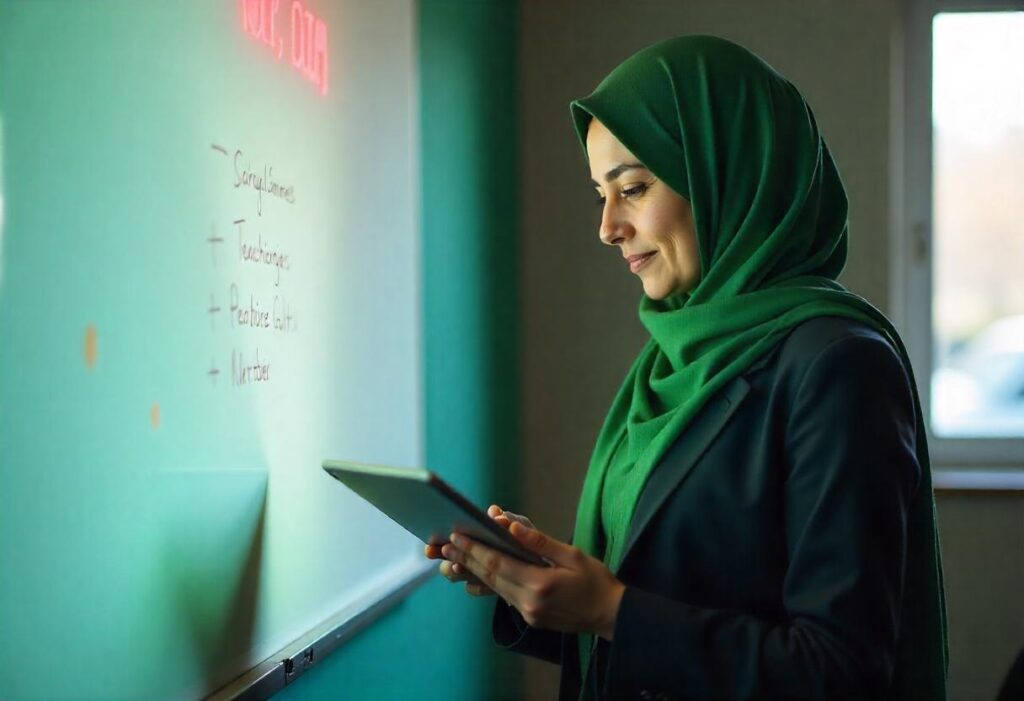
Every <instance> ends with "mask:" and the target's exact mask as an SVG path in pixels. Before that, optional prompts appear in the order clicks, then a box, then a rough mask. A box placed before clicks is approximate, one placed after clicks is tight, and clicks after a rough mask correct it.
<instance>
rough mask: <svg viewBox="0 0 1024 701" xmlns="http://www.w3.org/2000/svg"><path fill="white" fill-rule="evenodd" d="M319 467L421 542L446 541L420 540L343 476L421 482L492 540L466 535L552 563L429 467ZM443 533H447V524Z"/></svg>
mask: <svg viewBox="0 0 1024 701" xmlns="http://www.w3.org/2000/svg"><path fill="white" fill-rule="evenodd" d="M322 467H323V469H324V471H325V472H326V473H327V474H329V475H330V476H331V477H333V478H334V479H336V480H338V481H339V482H341V483H342V484H344V485H345V486H346V487H348V488H349V489H351V490H352V491H353V492H354V493H355V494H357V495H358V496H359V497H360V498H362V499H363V500H364V501H366V502H367V503H369V504H372V505H373V507H374V508H376V509H377V510H378V511H380V512H381V513H383V514H384V515H386V516H387V517H388V518H390V519H391V520H392V521H394V522H395V523H397V524H398V525H399V526H401V527H402V528H404V529H405V530H406V531H408V532H409V533H412V535H414V536H416V538H417V539H419V540H420V541H421V542H423V543H425V544H428V545H443V544H444V543H447V542H448V541H447V540H445V541H443V542H442V543H427V541H424V540H423V538H422V537H421V536H420V535H419V534H417V533H414V532H413V531H411V530H410V529H409V528H408V527H406V525H405V524H404V523H402V521H400V520H399V519H397V518H395V516H393V515H392V514H390V513H388V512H387V511H385V510H384V509H382V508H381V507H380V506H378V505H377V504H375V503H374V502H373V501H372V500H371V499H369V498H367V497H366V496H365V495H363V494H362V493H361V492H360V491H359V490H358V489H357V488H356V487H355V486H354V485H350V484H349V483H348V482H346V481H345V479H344V478H345V476H346V475H348V474H353V475H356V476H360V477H372V478H384V479H385V480H386V479H399V480H403V481H405V482H406V483H410V482H411V483H420V484H423V485H424V488H426V489H431V490H433V491H435V492H436V493H438V494H439V495H441V496H442V497H443V498H445V499H446V500H447V501H448V502H449V503H450V504H451V505H452V506H454V507H455V508H456V509H457V510H458V511H459V512H460V513H461V514H462V515H463V516H465V517H467V518H468V519H469V520H471V521H473V522H474V523H475V524H477V525H479V526H480V527H481V528H483V530H484V532H485V534H487V535H490V536H491V537H492V538H493V540H483V539H481V538H479V537H477V534H469V533H467V534H466V535H468V536H470V537H471V538H476V539H477V540H480V541H481V542H482V544H483V545H486V546H488V547H492V548H494V549H496V550H500V551H501V552H503V553H504V554H506V555H509V556H511V557H514V558H516V559H518V560H521V561H524V562H526V563H528V564H531V565H537V566H539V567H550V566H552V564H553V563H552V562H551V561H550V560H549V559H547V558H545V557H542V556H540V555H537V553H535V552H533V551H531V550H529V549H527V548H526V547H524V546H523V545H522V544H521V543H520V542H519V541H518V540H516V538H515V536H513V535H512V534H511V533H509V532H508V531H507V530H506V529H505V528H503V527H501V526H500V525H498V524H497V523H495V522H494V519H492V518H491V517H490V516H488V515H487V514H486V513H485V512H484V511H482V510H481V509H479V508H478V507H477V506H476V505H475V504H473V502H471V501H470V500H469V499H467V498H466V497H465V496H463V495H462V494H460V493H459V492H458V490H456V489H455V488H454V487H452V486H451V485H450V484H448V483H447V482H445V481H444V480H443V479H441V478H440V477H439V476H437V475H436V474H435V473H434V472H431V471H430V470H424V469H419V468H402V467H392V466H388V465H371V464H367V463H359V462H352V461H349V460H324V461H323V464H322ZM384 483H386V482H384ZM446 532H448V533H451V526H449V527H448V530H447V531H446Z"/></svg>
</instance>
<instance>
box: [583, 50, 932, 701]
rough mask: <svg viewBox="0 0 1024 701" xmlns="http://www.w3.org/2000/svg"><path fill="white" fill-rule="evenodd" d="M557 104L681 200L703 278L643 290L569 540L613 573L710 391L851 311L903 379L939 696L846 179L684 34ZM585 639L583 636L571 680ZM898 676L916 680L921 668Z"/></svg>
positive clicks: (758, 88) (731, 62)
mask: <svg viewBox="0 0 1024 701" xmlns="http://www.w3.org/2000/svg"><path fill="white" fill-rule="evenodd" d="M570 111H571V115H572V119H573V123H574V125H575V128H576V132H577V135H578V137H579V140H580V144H581V145H582V147H583V150H584V153H586V133H587V127H588V125H589V122H590V120H591V118H592V117H594V118H597V119H598V120H600V121H601V122H602V123H603V124H604V125H605V126H606V127H607V128H608V129H609V131H611V133H612V134H614V135H615V137H616V138H617V139H618V140H619V141H620V142H621V143H622V144H623V145H624V146H625V147H626V148H627V149H629V151H631V152H632V153H633V155H635V156H636V157H637V158H638V159H640V161H641V162H643V163H644V165H645V166H646V167H647V168H648V169H649V170H651V172H652V173H653V174H654V175H655V176H657V177H658V178H660V179H661V180H662V181H663V182H665V183H666V184H667V185H668V186H670V187H671V188H672V189H673V190H675V191H676V192H678V193H679V194H680V195H682V196H683V197H685V198H686V199H687V200H689V202H690V207H691V209H692V212H693V223H694V227H695V230H696V236H697V245H698V249H699V253H700V279H699V282H698V283H697V285H696V286H695V287H694V288H693V289H692V290H691V291H690V292H689V293H679V294H676V295H674V296H671V297H668V298H666V299H663V300H660V301H656V300H652V299H650V298H648V297H647V296H646V295H644V296H643V297H642V298H641V300H640V320H641V322H642V323H643V325H644V326H645V327H646V328H647V330H648V331H649V332H650V335H651V337H650V339H649V340H648V342H647V343H646V345H645V346H644V347H643V349H642V350H641V351H640V354H639V356H638V357H637V358H636V360H635V361H634V363H633V366H632V367H631V368H630V370H629V372H628V374H627V376H626V378H625V381H624V382H623V384H622V386H621V388H620V389H619V391H618V393H617V395H616V396H615V399H614V400H613V402H612V406H611V408H610V410H609V412H608V415H607V417H606V419H605V422H604V425H603V426H602V428H601V431H600V434H599V435H598V438H597V443H596V445H595V447H594V452H593V455H592V457H591V459H590V465H589V468H588V470H587V474H586V478H585V480H584V484H583V492H582V495H581V498H580V502H579V508H578V511H577V515H576V527H575V536H574V541H575V543H576V545H578V546H579V547H580V548H581V549H583V550H584V551H585V552H587V553H589V554H591V555H593V556H595V557H602V558H603V560H604V562H605V563H606V564H607V565H608V566H609V568H610V569H611V570H612V571H616V570H617V569H618V566H619V564H620V561H621V558H622V555H623V548H624V546H625V539H626V533H627V531H628V528H629V524H630V521H631V519H632V515H633V510H634V509H635V507H636V503H637V501H638V499H639V497H640V493H641V490H642V489H643V487H644V484H645V482H646V481H647V478H648V476H649V475H650V474H651V472H652V470H653V469H654V468H655V466H656V465H657V464H658V462H659V460H660V459H661V457H662V456H663V455H664V454H665V452H666V451H667V450H668V448H669V447H670V446H671V445H672V444H673V443H674V442H675V440H676V439H677V438H678V437H679V435H680V434H681V433H682V432H683V431H684V430H685V429H686V427H687V425H688V424H689V423H690V421H691V420H692V419H693V417H694V416H695V415H696V414H697V413H698V412H699V411H700V409H701V407H703V406H704V405H705V404H706V403H707V401H708V399H709V398H711V397H712V396H713V395H714V394H715V393H716V392H717V391H718V390H719V389H720V388H721V387H722V386H723V385H725V384H726V383H727V382H729V381H730V380H732V379H733V378H735V377H737V376H738V375H740V374H742V373H743V372H744V370H746V369H747V368H749V367H750V366H751V365H752V364H753V363H754V362H755V361H757V360H758V358H760V357H761V356H763V355H764V354H765V353H767V352H768V351H769V350H771V349H772V348H773V347H774V346H775V345H776V344H777V343H779V342H780V340H781V339H782V337H783V336H784V335H785V334H786V332H787V331H789V330H790V329H792V328H793V327H794V326H796V325H797V324H799V323H801V322H803V321H805V320H807V319H810V318H812V317H817V316H847V317H851V318H853V319H858V320H860V321H862V322H864V323H866V324H868V325H870V326H872V327H874V328H876V329H878V330H879V331H880V332H881V333H882V334H883V335H884V336H886V337H887V338H889V339H890V341H891V342H892V344H893V346H894V348H896V349H897V350H898V351H899V353H900V355H901V356H902V358H903V363H904V366H905V367H906V369H907V372H908V374H909V376H910V380H911V387H912V388H913V393H914V405H915V413H916V421H917V455H918V460H919V462H920V465H921V470H922V483H921V486H920V488H921V493H920V498H918V499H917V500H916V501H915V502H914V503H913V505H912V506H911V509H912V511H911V514H910V519H911V521H915V522H917V523H918V524H921V523H922V522H925V521H926V522H927V524H926V525H925V530H926V531H927V532H929V533H930V534H931V540H932V542H933V543H934V547H933V548H926V549H925V550H926V552H913V551H912V552H910V553H909V554H908V563H907V566H908V568H921V569H920V570H918V571H919V572H920V571H924V572H925V574H924V576H923V579H924V580H925V581H926V582H927V584H928V586H927V587H926V589H927V590H926V591H924V590H922V591H916V592H914V593H913V596H908V597H906V598H905V603H904V614H905V615H906V616H907V618H906V620H909V621H916V622H917V623H918V625H920V626H922V627H925V628H928V629H927V630H921V631H919V633H920V634H921V636H922V637H921V638H920V640H923V641H925V642H926V643H927V645H929V646H933V647H932V649H929V650H927V651H926V650H921V649H918V650H916V651H915V659H922V660H927V662H926V663H925V664H927V665H928V669H929V670H930V669H934V668H935V664H934V661H935V660H937V659H939V656H941V659H942V669H941V670H936V671H935V672H934V673H932V672H929V674H931V675H932V676H934V677H936V678H934V679H931V680H929V681H928V684H929V689H930V690H931V691H933V692H934V693H926V694H925V695H924V696H923V697H924V698H934V699H940V698H944V697H945V676H946V667H947V665H948V663H947V652H946V650H947V643H946V626H945V611H944V595H943V587H942V569H941V562H940V555H939V548H938V531H937V528H936V525H935V520H936V519H935V507H934V499H933V497H932V491H931V470H930V461H929V458H928V447H927V442H926V433H925V428H924V420H923V416H922V413H921V406H920V400H919V398H918V395H917V387H916V382H915V381H914V378H913V371H912V369H911V364H910V359H909V357H908V356H907V352H906V349H905V348H904V346H903V342H902V340H901V339H900V337H899V334H898V333H897V332H896V329H895V328H894V327H893V326H892V324H891V323H890V322H889V320H888V319H887V318H886V317H885V316H884V315H883V314H882V313H881V312H880V311H879V310H877V309H876V308H875V307H873V306H872V305H871V304H870V303H868V302H867V301H866V300H865V299H863V298H862V297H860V296H858V295H856V294H854V293H852V292H850V291H848V290H847V289H846V288H844V287H843V286H842V285H841V284H839V283H838V282H837V281H836V278H837V277H838V275H839V273H840V272H841V271H842V269H843V267H844V266H845V264H846V251H847V238H848V233H847V199H846V192H845V190H844V188H843V184H842V181H841V180H840V178H839V173H838V171H837V170H836V166H835V163H834V162H833V160H832V156H831V154H830V153H829V150H828V147H827V146H826V145H825V141H824V139H823V138H822V137H821V134H820V133H819V131H818V127H817V124H816V122H815V119H814V115H813V114H812V112H811V109H810V107H809V106H808V105H807V103H806V102H805V101H804V99H803V97H802V96H801V95H800V93H799V92H798V91H797V90H796V88H795V87H793V85H792V84H791V83H790V82H789V81H787V80H786V79H785V78H784V77H782V76H781V75H780V74H779V73H778V72H777V71H776V70H775V69H773V68H772V67H771V66H769V65H768V64H767V63H765V62H764V61H763V60H761V59H760V58H759V57H757V56H756V55H755V54H753V53H751V52H750V51H748V50H747V49H744V48H743V47H741V46H738V45H736V44H733V43H731V42H729V41H726V40H724V39H720V38H717V37H712V36H683V37H676V38H672V39H668V40H665V41H662V42H659V43H657V44H654V45H652V46H649V47H647V48H645V49H643V50H641V51H639V52H637V53H636V54H634V55H633V56H631V57H630V58H628V59H626V60H625V61H624V62H623V63H621V64H620V65H619V66H618V67H616V68H615V69H614V70H613V71H612V72H611V73H610V74H609V75H608V76H607V77H606V78H605V79H604V80H603V81H602V82H601V84H600V85H598V87H597V89H596V90H594V92H593V93H591V94H590V95H589V96H587V97H585V98H582V99H579V100H574V101H573V102H572V103H571V105H570ZM620 441H622V442H623V443H622V448H621V449H620V450H616V448H617V447H618V446H619V443H620ZM609 483H610V484H609ZM602 497H604V498H606V499H607V498H613V499H614V500H615V503H614V504H603V503H602ZM602 517H603V519H602ZM602 529H603V531H602ZM602 536H606V539H607V544H608V545H607V547H603V546H602V545H601V544H602V542H603V541H604V540H605V538H604V537H602ZM919 581H920V580H919ZM912 608H913V609H915V610H908V609H912ZM592 641H593V636H592V635H590V634H582V635H580V654H581V671H582V672H583V674H584V678H585V675H586V670H587V664H588V662H589V657H590V650H591V642H592ZM901 662H902V660H901ZM940 675H941V676H940ZM909 678H912V679H914V682H915V683H916V684H921V683H922V680H921V679H920V676H919V675H913V674H912V675H909ZM897 696H898V695H897Z"/></svg>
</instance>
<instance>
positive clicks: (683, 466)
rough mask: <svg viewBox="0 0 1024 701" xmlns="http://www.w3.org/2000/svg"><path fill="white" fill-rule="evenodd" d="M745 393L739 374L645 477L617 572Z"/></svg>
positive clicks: (748, 389)
mask: <svg viewBox="0 0 1024 701" xmlns="http://www.w3.org/2000/svg"><path fill="white" fill-rule="evenodd" d="M749 391H750V384H749V383H748V382H747V381H746V380H745V379H743V376H742V375H741V376H739V377H736V378H735V379H733V380H732V381H731V382H729V383H727V384H726V385H725V387H723V388H722V390H721V391H720V392H718V394H716V395H715V396H714V397H713V398H712V399H711V400H710V401H708V403H707V404H705V405H704V407H703V408H702V409H701V410H700V412H698V414H697V416H695V417H694V419H693V421H692V422H691V423H690V425H689V426H687V427H686V429H684V430H683V433H682V434H681V435H680V436H679V438H678V439H677V440H676V442H675V444H674V445H673V446H672V447H671V448H669V450H668V452H667V453H665V455H664V456H662V458H661V461H660V462H659V463H658V465H657V466H656V467H655V469H654V471H653V472H652V473H651V476H650V477H648V478H647V484H645V485H644V488H643V491H642V492H641V494H640V500H639V501H638V502H637V505H636V509H635V510H634V511H633V519H632V520H631V521H630V524H629V533H628V535H627V537H626V549H625V550H624V551H623V554H622V558H621V559H620V560H619V562H620V565H619V569H621V568H622V564H621V563H624V562H625V561H626V558H628V557H629V551H630V550H631V549H632V548H633V545H634V544H635V543H636V540H637V538H639V537H640V534H641V533H643V530H644V528H645V527H646V526H647V524H648V523H649V522H650V520H651V518H653V517H654V514H655V512H657V510H658V507H660V506H661V505H662V503H664V501H665V499H667V498H668V496H669V494H671V493H672V491H673V490H675V488H676V487H677V486H678V485H679V483H680V482H682V481H683V480H684V479H686V476H687V475H688V474H690V470H692V469H693V466H694V465H695V464H696V463H697V461H698V460H699V459H700V457H701V456H702V455H703V454H704V452H705V451H706V450H707V449H708V446H710V445H711V442H712V441H713V440H714V439H715V436H717V435H718V434H719V432H720V431H721V430H722V427H723V426H725V424H726V423H727V422H728V421H729V419H730V418H731V417H732V415H733V413H734V412H735V411H736V408H737V407H739V405H740V403H742V401H743V399H744V398H745V397H746V396H747V393H748V392H749Z"/></svg>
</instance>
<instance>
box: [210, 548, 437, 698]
mask: <svg viewBox="0 0 1024 701" xmlns="http://www.w3.org/2000/svg"><path fill="white" fill-rule="evenodd" d="M435 569H436V568H435V566H434V564H433V563H422V562H415V563H413V566H411V567H410V568H409V569H408V571H407V572H405V573H403V575H402V576H401V577H400V578H399V579H398V581H397V582H396V583H395V584H394V585H393V586H391V587H390V588H388V589H384V590H382V591H378V592H375V593H374V594H372V595H370V596H369V597H367V598H364V599H362V600H360V601H356V602H354V603H352V604H351V605H350V606H347V607H346V608H345V609H343V610H342V611H340V612H339V613H337V614H336V615H334V616H332V617H331V618H329V619H327V620H326V621H324V622H323V623H321V624H320V625H318V626H317V627H316V628H314V629H312V630H311V631H309V632H308V633H306V634H305V635H303V636H301V637H299V638H297V639H296V640H295V641H293V642H292V643H290V644H289V645H287V646H285V647H284V648H282V649H281V650H278V651H277V652H275V653H274V654H273V655H271V656H270V657H268V658H267V659H265V660H263V661H262V662H260V663H259V664H258V665H256V666H255V667H253V668H252V669H250V670H248V671H247V672H245V673H244V674H242V675H241V676H239V677H237V678H236V679H234V680H233V681H231V682H229V683H228V684H226V685H225V686H223V687H221V688H220V689H218V690H217V691H215V692H214V693H213V694H211V695H210V696H207V697H206V699H207V701H257V700H262V699H269V698H270V697H271V696H273V695H274V694H276V693H277V692H279V691H281V690H282V689H284V688H285V687H286V686H287V685H288V684H291V683H292V682H294V681H295V680H296V679H298V678H299V677H301V676H302V675H303V673H305V672H306V671H307V670H309V669H310V668H311V667H313V666H314V665H316V664H317V663H318V662H320V661H322V660H323V659H324V658H325V657H327V656H328V655H329V654H331V653H332V652H334V651H335V650H336V649H338V648H339V647H341V646H342V645H343V644H344V643H346V642H347V641H348V640H350V639H351V638H352V637H353V636H355V635H356V634H357V633H359V632H360V631H362V630H363V629H364V628H366V627H367V626H369V625H370V624H371V623H373V622H374V621H376V620H377V619H379V618H381V617H382V616H383V615H384V614H385V613H387V612H388V611H390V610H391V609H393V608H394V607H396V606H397V605H398V604H400V603H402V601H404V600H405V599H406V598H408V597H409V595H411V594H412V593H413V592H414V591H415V590H416V589H418V588H419V587H420V586H421V585H423V584H425V583H426V582H427V581H428V580H429V579H430V578H431V577H432V576H433V574H434V571H435Z"/></svg>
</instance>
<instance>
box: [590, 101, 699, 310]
mask: <svg viewBox="0 0 1024 701" xmlns="http://www.w3.org/2000/svg"><path fill="white" fill-rule="evenodd" d="M587 153H588V155H589V157H590V177H591V182H593V184H594V187H595V188H596V189H597V194H598V196H599V198H600V199H599V202H600V203H601V206H602V208H603V209H602V212H601V226H600V229H599V230H598V235H599V236H600V238H601V240H602V241H604V242H605V243H606V244H608V245H609V246H618V248H619V250H620V251H621V252H622V257H623V258H626V259H627V260H626V264H627V265H628V266H629V270H630V271H631V272H633V273H635V274H636V275H638V276H639V277H640V281H641V282H642V283H643V286H644V293H645V294H646V295H647V296H648V297H650V298H651V299H663V298H665V297H668V296H669V295H672V294H675V293H678V292H690V291H692V290H693V288H694V287H695V286H696V285H697V282H698V281H699V279H700V256H699V254H698V252H697V234H696V232H695V231H694V228H693V216H692V212H691V211H690V203H689V202H687V200H686V198H684V197H682V196H681V195H679V194H678V193H677V192H675V191H674V190H673V189H672V188H670V187H669V186H668V185H666V184H665V183H663V182H662V181H661V180H659V179H658V178H656V177H654V174H653V173H651V171H649V170H647V168H645V167H644V165H643V164H642V163H640V161H639V160H637V158H636V156H634V155H633V154H632V153H630V152H629V151H628V150H627V149H626V147H625V146H623V145H622V144H621V143H620V142H619V140H618V139H616V138H615V137H614V136H612V133H611V132H610V131H608V129H607V127H605V126H604V124H602V123H601V122H599V121H597V120H596V119H592V120H591V121H590V127H589V129H588V131H587ZM641 256H643V257H641Z"/></svg>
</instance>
